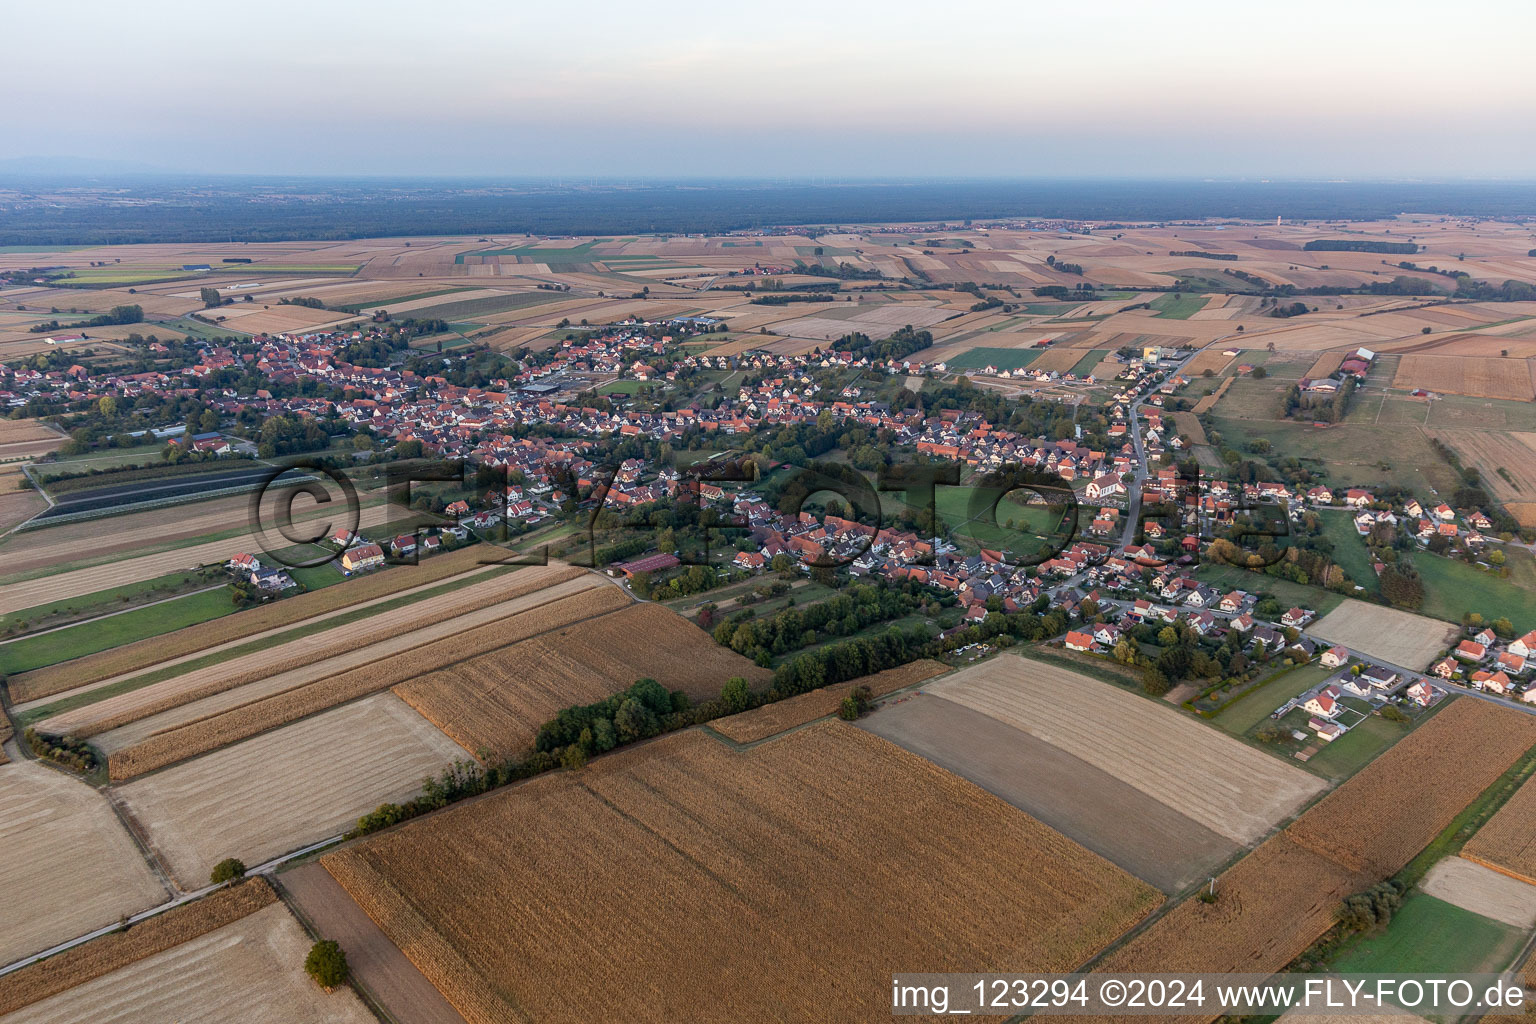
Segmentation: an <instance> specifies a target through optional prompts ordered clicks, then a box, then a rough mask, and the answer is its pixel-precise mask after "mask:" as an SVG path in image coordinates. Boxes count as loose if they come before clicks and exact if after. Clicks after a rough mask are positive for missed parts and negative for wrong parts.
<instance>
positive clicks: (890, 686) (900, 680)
mask: <svg viewBox="0 0 1536 1024" xmlns="http://www.w3.org/2000/svg"><path fill="white" fill-rule="evenodd" d="M948 671H949V666H948V665H946V664H944V663H943V662H941V661H930V660H928V659H923V660H921V661H914V662H912V663H910V664H907V665H902V666H900V667H899V668H888V669H886V670H885V671H884V672H876V673H874V674H873V675H867V676H860V677H859V678H858V679H854V680H851V681H849V682H846V683H839V684H837V685H836V686H824V687H822V688H821V689H819V690H812V691H811V692H810V693H801V694H797V695H796V696H794V697H788V698H786V699H784V700H780V701H775V702H774V703H772V704H765V705H763V706H762V707H760V708H753V709H752V710H751V711H743V712H742V713H741V714H739V715H731V716H730V717H729V718H719V719H716V720H715V721H713V722H710V723H709V727H710V728H711V729H713V730H714V731H715V732H718V733H719V734H720V735H722V736H724V737H726V738H727V739H731V740H735V741H736V742H737V743H756V742H757V741H758V740H764V739H767V738H768V737H769V736H776V735H778V734H779V733H781V732H785V731H787V730H789V729H793V728H795V727H797V726H801V725H806V724H808V723H810V722H814V721H815V720H816V719H818V718H825V717H826V716H827V715H834V714H836V713H837V709H838V707H839V706H841V705H842V703H843V698H844V697H847V696H848V695H849V694H851V693H853V691H854V690H856V689H858V688H859V687H861V686H866V687H868V688H869V692H870V694H871V695H873V696H875V697H881V696H884V695H885V694H887V693H891V692H893V691H895V690H900V689H902V688H903V687H907V686H912V685H914V684H916V683H921V682H923V681H925V680H928V679H932V678H933V677H934V676H938V675H943V674H944V673H945V672H948Z"/></svg>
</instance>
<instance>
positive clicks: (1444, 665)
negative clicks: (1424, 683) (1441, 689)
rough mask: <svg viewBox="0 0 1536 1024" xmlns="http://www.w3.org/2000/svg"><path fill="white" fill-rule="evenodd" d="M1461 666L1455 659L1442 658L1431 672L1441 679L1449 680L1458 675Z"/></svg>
mask: <svg viewBox="0 0 1536 1024" xmlns="http://www.w3.org/2000/svg"><path fill="white" fill-rule="evenodd" d="M1460 667H1461V666H1459V665H1457V664H1456V659H1455V658H1441V659H1440V660H1439V661H1437V662H1435V664H1434V665H1433V666H1432V667H1431V668H1430V671H1431V672H1433V673H1434V674H1435V675H1437V676H1439V677H1440V678H1441V679H1449V678H1451V677H1452V676H1454V675H1455V674H1456V671H1457V670H1458V669H1459V668H1460Z"/></svg>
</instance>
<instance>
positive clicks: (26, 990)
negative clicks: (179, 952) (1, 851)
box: [0, 877, 277, 1017]
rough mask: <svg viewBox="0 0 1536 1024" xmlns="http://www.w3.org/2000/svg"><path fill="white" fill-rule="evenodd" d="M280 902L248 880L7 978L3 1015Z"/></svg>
mask: <svg viewBox="0 0 1536 1024" xmlns="http://www.w3.org/2000/svg"><path fill="white" fill-rule="evenodd" d="M276 902H277V893H275V892H273V891H272V886H271V885H269V884H267V880H266V879H265V878H261V877H256V878H250V879H247V880H246V881H244V882H241V883H240V884H239V885H235V886H232V887H230V888H227V889H219V890H218V891H216V892H213V893H211V894H209V895H207V896H205V897H203V898H202V899H200V900H196V901H194V902H192V903H185V904H183V905H181V906H179V907H175V908H173V909H171V910H167V911H166V912H165V913H163V914H159V915H157V916H155V917H152V918H150V919H149V920H147V921H141V922H139V923H138V924H136V925H134V926H133V927H131V928H129V929H128V930H127V931H120V932H113V933H112V934H110V935H103V936H102V937H101V938H99V939H93V940H91V941H90V942H87V943H86V944H85V945H83V946H76V947H75V948H73V949H70V950H66V951H65V952H63V953H59V954H57V955H55V956H51V957H49V958H48V959H47V960H42V961H39V962H37V963H35V964H30V965H28V966H26V967H23V968H22V969H21V970H19V971H16V972H14V973H12V974H8V975H6V976H5V984H4V986H0V1017H3V1015H4V1014H8V1013H14V1012H15V1011H17V1010H19V1009H21V1008H22V1007H23V1006H29V1005H31V1004H32V1003H36V1002H38V1001H39V1000H43V999H47V998H48V997H49V996H52V995H57V994H58V993H60V992H64V991H67V990H69V989H72V988H74V987H75V986H77V985H83V984H85V983H86V982H88V981H92V980H94V979H96V978H100V977H102V976H103V975H106V974H110V973H112V972H113V971H116V970H120V969H121V968H124V967H127V966H128V965H129V964H133V963H137V962H138V961H140V960H143V959H145V958H146V957H151V956H154V955H155V954H156V953H163V952H164V951H166V950H168V949H171V948H173V947H175V946H179V945H181V944H182V943H183V942H189V941H191V940H192V939H195V938H197V937H198V936H200V935H206V934H208V933H209V932H211V931H213V930H214V929H216V928H222V927H224V926H225V925H227V924H232V923H233V922H235V921H238V920H240V919H241V918H242V917H246V916H247V915H249V914H254V913H255V912H256V911H258V910H260V909H262V908H263V907H268V906H271V905H272V904H273V903H276Z"/></svg>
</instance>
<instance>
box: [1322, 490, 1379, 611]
mask: <svg viewBox="0 0 1536 1024" xmlns="http://www.w3.org/2000/svg"><path fill="white" fill-rule="evenodd" d="M1318 517H1319V518H1321V519H1322V521H1323V535H1324V536H1325V537H1327V538H1328V539H1329V540H1331V541H1333V560H1334V561H1335V562H1337V563H1338V564H1339V566H1340V567H1341V568H1342V569H1343V570H1344V571H1345V572H1346V573H1347V574H1348V575H1349V578H1350V579H1352V580H1354V581H1355V582H1356V583H1358V584H1359V585H1360V586H1362V587H1364V588H1365V590H1366V593H1368V594H1379V593H1380V592H1381V584H1380V582H1379V581H1378V580H1377V578H1376V570H1375V569H1373V568H1371V552H1370V550H1369V549H1368V548H1367V547H1366V546H1365V538H1364V537H1361V536H1360V534H1359V533H1357V532H1356V531H1355V521H1354V517H1353V516H1352V515H1351V514H1350V513H1348V512H1341V511H1331V510H1322V511H1319V512H1318Z"/></svg>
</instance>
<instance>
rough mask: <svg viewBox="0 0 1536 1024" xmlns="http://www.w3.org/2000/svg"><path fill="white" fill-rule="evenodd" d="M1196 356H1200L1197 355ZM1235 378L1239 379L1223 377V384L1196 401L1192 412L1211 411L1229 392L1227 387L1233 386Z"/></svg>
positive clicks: (1195, 413)
mask: <svg viewBox="0 0 1536 1024" xmlns="http://www.w3.org/2000/svg"><path fill="white" fill-rule="evenodd" d="M1196 358H1199V357H1198V356H1197V357H1196ZM1234 380H1237V377H1235V376H1232V377H1223V378H1222V381H1221V384H1220V385H1218V386H1217V388H1216V390H1215V391H1212V392H1211V393H1210V394H1208V395H1206V396H1205V397H1204V398H1202V399H1200V401H1198V402H1196V403H1195V405H1194V408H1192V409H1190V412H1191V413H1193V414H1194V415H1196V416H1199V415H1200V414H1201V413H1203V412H1210V411H1211V410H1212V409H1213V408H1215V406H1216V403H1217V402H1219V401H1221V396H1222V395H1224V394H1226V393H1227V388H1229V387H1231V386H1232V382H1233V381H1234Z"/></svg>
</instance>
